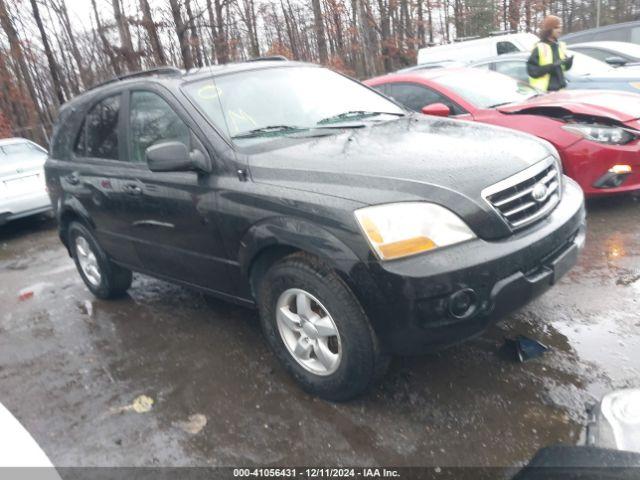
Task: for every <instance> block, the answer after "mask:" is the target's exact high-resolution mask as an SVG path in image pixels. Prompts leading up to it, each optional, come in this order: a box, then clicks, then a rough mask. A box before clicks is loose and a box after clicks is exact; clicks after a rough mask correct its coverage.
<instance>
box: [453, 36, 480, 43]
mask: <svg viewBox="0 0 640 480" xmlns="http://www.w3.org/2000/svg"><path fill="white" fill-rule="evenodd" d="M479 38H482V37H481V36H480V35H474V36H472V37H456V38H454V39H453V41H454V43H458V42H466V41H468V40H478V39H479Z"/></svg>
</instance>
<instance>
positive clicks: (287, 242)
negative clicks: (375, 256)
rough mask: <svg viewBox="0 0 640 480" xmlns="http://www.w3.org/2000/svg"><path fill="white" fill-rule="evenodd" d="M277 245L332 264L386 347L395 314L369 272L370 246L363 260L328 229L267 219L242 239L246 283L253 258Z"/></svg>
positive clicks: (365, 247) (241, 259) (290, 220)
mask: <svg viewBox="0 0 640 480" xmlns="http://www.w3.org/2000/svg"><path fill="white" fill-rule="evenodd" d="M362 241H363V242H364V239H363V240H362ZM278 247H280V248H283V251H284V252H285V254H286V252H287V249H291V250H299V251H304V252H307V253H310V254H312V255H315V256H316V257H318V258H320V259H321V260H323V261H324V262H326V263H327V264H328V265H329V266H330V267H332V268H333V269H334V271H335V272H336V273H337V274H338V275H339V276H340V278H341V279H342V281H344V282H345V284H346V285H347V286H348V287H349V288H350V289H351V291H352V292H353V294H354V295H355V297H356V299H357V300H358V301H359V303H360V305H361V306H362V308H363V310H364V311H365V313H366V314H367V316H368V317H369V320H370V322H371V326H372V327H373V330H374V331H375V332H376V333H377V334H378V338H379V339H380V341H381V344H382V348H383V349H385V350H386V347H387V346H386V335H385V331H386V329H387V328H388V319H389V318H392V315H391V313H390V312H389V311H388V307H389V306H388V305H387V304H386V302H385V300H384V295H383V294H382V292H381V291H380V289H379V288H378V285H377V284H376V282H375V281H374V279H373V277H372V275H371V272H370V271H369V265H368V262H369V261H371V260H369V259H370V258H372V254H371V252H370V250H369V247H368V245H365V244H364V243H363V245H362V248H363V252H362V255H363V256H364V258H365V259H366V260H364V261H363V260H361V259H360V257H359V256H358V255H357V254H356V252H354V251H353V250H352V249H351V248H350V247H349V246H348V245H347V244H346V243H345V242H344V241H342V240H341V239H339V238H338V237H337V236H336V235H334V234H333V233H332V232H331V231H329V230H328V229H325V228H322V227H319V226H317V225H316V224H312V223H310V222H307V221H305V220H303V219H298V218H291V217H276V218H270V219H266V220H263V221H262V222H260V223H258V224H256V225H254V226H253V227H252V228H251V229H249V231H248V232H247V233H246V234H245V236H244V237H243V239H242V242H241V247H240V252H239V263H240V267H241V270H242V273H243V276H244V277H245V279H246V280H247V281H246V284H247V285H249V284H250V278H249V276H250V271H251V267H252V265H253V264H254V261H255V260H257V259H258V257H259V256H261V254H262V253H263V252H267V251H269V250H270V249H274V248H275V249H277V248H278ZM258 261H259V260H258Z"/></svg>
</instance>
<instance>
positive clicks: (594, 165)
mask: <svg viewBox="0 0 640 480" xmlns="http://www.w3.org/2000/svg"><path fill="white" fill-rule="evenodd" d="M562 164H563V166H564V169H565V173H566V174H567V175H568V176H570V177H571V178H573V179H574V180H575V181H576V182H578V184H580V186H581V187H582V189H583V190H584V193H585V195H586V196H587V197H596V196H604V195H617V194H624V193H631V192H636V191H640V142H638V141H635V142H631V143H629V144H627V145H603V144H599V143H596V142H591V141H589V140H584V139H583V140H580V141H578V142H576V143H574V144H573V145H571V146H570V147H569V148H567V149H565V150H564V151H563V152H562ZM615 165H629V166H630V167H631V169H632V171H631V173H630V174H629V175H626V176H625V177H624V178H623V181H622V183H620V185H617V186H607V185H606V184H605V185H602V182H603V180H605V178H603V177H606V176H607V174H608V171H609V169H610V168H612V167H613V166H615Z"/></svg>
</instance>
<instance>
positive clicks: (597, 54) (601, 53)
mask: <svg viewBox="0 0 640 480" xmlns="http://www.w3.org/2000/svg"><path fill="white" fill-rule="evenodd" d="M575 51H576V52H580V53H582V54H584V55H589V56H590V57H593V58H595V59H597V60H600V61H602V62H604V61H606V59H607V58H609V57H611V56H613V54H612V53H610V52H607V51H606V50H600V49H597V48H587V47H580V48H576V49H575Z"/></svg>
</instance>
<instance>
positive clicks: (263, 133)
mask: <svg viewBox="0 0 640 480" xmlns="http://www.w3.org/2000/svg"><path fill="white" fill-rule="evenodd" d="M305 130H309V129H308V128H305V127H294V126H291V125H268V126H266V127H260V128H254V129H253V130H249V131H247V132H242V133H239V134H238V135H234V136H233V137H231V138H233V139H236V138H256V137H267V136H270V135H274V136H275V135H279V134H284V133H294V132H303V131H305Z"/></svg>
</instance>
